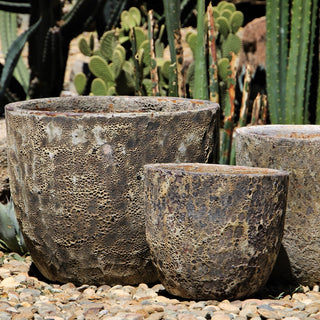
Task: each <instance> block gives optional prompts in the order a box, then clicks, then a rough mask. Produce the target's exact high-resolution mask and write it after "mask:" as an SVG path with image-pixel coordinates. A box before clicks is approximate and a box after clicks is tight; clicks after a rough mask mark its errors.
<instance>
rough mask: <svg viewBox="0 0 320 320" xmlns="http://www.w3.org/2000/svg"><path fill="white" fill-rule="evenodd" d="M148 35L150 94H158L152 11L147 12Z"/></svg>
mask: <svg viewBox="0 0 320 320" xmlns="http://www.w3.org/2000/svg"><path fill="white" fill-rule="evenodd" d="M148 36H149V47H150V78H151V82H152V95H153V96H158V95H160V93H159V77H158V68H157V61H156V55H155V52H154V40H153V12H152V10H149V12H148Z"/></svg>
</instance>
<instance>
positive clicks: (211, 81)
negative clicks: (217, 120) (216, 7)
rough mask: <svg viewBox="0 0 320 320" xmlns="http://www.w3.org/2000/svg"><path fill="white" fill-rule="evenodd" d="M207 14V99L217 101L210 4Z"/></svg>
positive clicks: (215, 53)
mask: <svg viewBox="0 0 320 320" xmlns="http://www.w3.org/2000/svg"><path fill="white" fill-rule="evenodd" d="M207 16H208V45H209V99H210V101H213V102H217V103H218V102H219V82H218V66H217V50H216V36H215V28H214V21H213V12H212V4H211V2H210V3H209V6H208V8H207Z"/></svg>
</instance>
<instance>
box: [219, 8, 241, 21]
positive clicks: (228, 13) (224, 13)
mask: <svg viewBox="0 0 320 320" xmlns="http://www.w3.org/2000/svg"><path fill="white" fill-rule="evenodd" d="M238 12H239V11H238ZM221 16H222V17H225V18H226V19H227V20H229V19H230V17H231V16H232V11H231V10H228V9H224V10H222V12H221Z"/></svg>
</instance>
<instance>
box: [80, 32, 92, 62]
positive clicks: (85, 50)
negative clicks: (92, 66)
mask: <svg viewBox="0 0 320 320" xmlns="http://www.w3.org/2000/svg"><path fill="white" fill-rule="evenodd" d="M78 47H79V50H80V52H81V53H82V54H84V55H85V56H87V57H90V56H91V55H92V50H91V48H90V45H89V43H88V42H87V40H86V39H85V38H83V37H82V38H80V40H79V42H78Z"/></svg>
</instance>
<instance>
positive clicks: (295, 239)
mask: <svg viewBox="0 0 320 320" xmlns="http://www.w3.org/2000/svg"><path fill="white" fill-rule="evenodd" d="M319 150H320V126H315V125H312V126H308V125H300V126H299V125H269V126H257V127H246V128H241V129H238V130H237V131H236V159H237V160H236V161H237V164H238V165H248V166H254V167H266V168H274V169H284V170H286V171H288V172H289V173H290V178H289V180H290V183H289V190H288V203H287V213H286V223H285V230H284V237H283V246H284V249H285V252H284V253H283V254H281V255H279V257H280V258H279V263H278V262H277V264H276V266H278V264H279V270H275V274H277V277H280V278H284V277H288V275H289V274H290V273H292V275H293V277H294V278H295V279H296V280H297V281H298V282H299V283H301V284H304V285H311V286H312V285H314V284H317V283H319V282H320V265H319V260H320V242H319V234H320V219H319V214H320V196H319V194H320V156H319ZM288 260H289V261H288ZM280 267H281V268H280Z"/></svg>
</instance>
